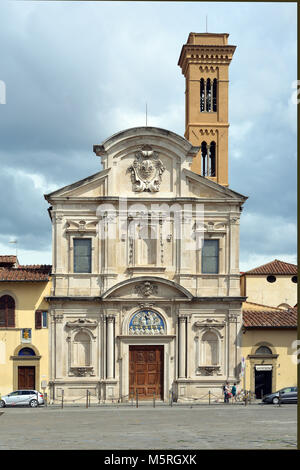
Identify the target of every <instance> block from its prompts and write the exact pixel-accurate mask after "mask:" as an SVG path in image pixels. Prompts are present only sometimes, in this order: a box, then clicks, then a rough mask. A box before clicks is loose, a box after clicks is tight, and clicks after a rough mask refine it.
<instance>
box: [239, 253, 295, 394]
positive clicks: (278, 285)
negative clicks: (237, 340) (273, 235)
mask: <svg viewBox="0 0 300 470" xmlns="http://www.w3.org/2000/svg"><path fill="white" fill-rule="evenodd" d="M297 273H298V268H297V266H296V265H295V264H291V263H286V262H284V261H279V260H274V261H271V262H269V263H266V264H264V265H262V266H258V267H256V268H253V269H251V270H249V271H247V272H244V273H242V275H241V295H242V296H245V297H247V302H244V304H243V336H242V338H243V339H242V358H243V359H244V361H243V362H244V363H245V372H244V375H243V379H242V382H241V385H242V386H243V388H246V389H248V390H251V391H252V392H254V393H255V394H256V396H257V397H258V398H260V397H261V395H262V394H266V393H270V392H275V391H276V390H279V389H280V388H283V387H290V386H295V385H297V363H296V354H295V353H296V351H297V349H298V347H297V344H296V343H295V342H296V340H297V308H296V303H297V282H298V278H297Z"/></svg>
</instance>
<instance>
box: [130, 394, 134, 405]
mask: <svg viewBox="0 0 300 470" xmlns="http://www.w3.org/2000/svg"><path fill="white" fill-rule="evenodd" d="M133 398H134V395H133V392H132V394H131V405H132V406H133Z"/></svg>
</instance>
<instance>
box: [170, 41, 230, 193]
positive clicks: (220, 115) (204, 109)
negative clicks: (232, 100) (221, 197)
mask: <svg viewBox="0 0 300 470" xmlns="http://www.w3.org/2000/svg"><path fill="white" fill-rule="evenodd" d="M228 36H229V34H227V33H222V34H214V33H190V34H189V37H188V40H187V43H186V44H184V45H183V47H182V49H181V54H180V57H179V61H178V65H179V66H180V67H181V70H182V73H183V75H184V76H185V80H186V89H185V133H184V136H185V138H186V139H187V140H189V141H190V142H191V144H193V145H195V146H198V147H200V151H199V153H198V154H197V155H196V157H195V158H194V161H193V163H192V171H194V172H195V173H198V174H199V175H202V176H204V177H207V178H209V179H211V180H213V181H215V182H217V183H219V184H222V185H223V186H228V128H229V123H228V83H229V80H228V75H229V64H230V62H231V59H232V56H233V54H234V51H235V49H236V46H230V45H228V44H227V41H228Z"/></svg>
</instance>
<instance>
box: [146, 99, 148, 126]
mask: <svg viewBox="0 0 300 470" xmlns="http://www.w3.org/2000/svg"><path fill="white" fill-rule="evenodd" d="M147 118H148V116H147V103H146V126H147Z"/></svg>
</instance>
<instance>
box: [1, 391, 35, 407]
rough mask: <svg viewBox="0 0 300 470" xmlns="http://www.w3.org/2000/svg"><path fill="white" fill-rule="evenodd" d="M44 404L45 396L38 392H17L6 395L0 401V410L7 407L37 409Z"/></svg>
mask: <svg viewBox="0 0 300 470" xmlns="http://www.w3.org/2000/svg"><path fill="white" fill-rule="evenodd" d="M43 404H44V395H43V394H42V393H41V392H39V391H38V390H17V391H15V392H12V393H9V394H8V395H4V396H3V397H1V400H0V408H4V407H5V406H17V405H23V406H24V405H29V406H31V408H36V407H37V406H39V405H43Z"/></svg>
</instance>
